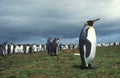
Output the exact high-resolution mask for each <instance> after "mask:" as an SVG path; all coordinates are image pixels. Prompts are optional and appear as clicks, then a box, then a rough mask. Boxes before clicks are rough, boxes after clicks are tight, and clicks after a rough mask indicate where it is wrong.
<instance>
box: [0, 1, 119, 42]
mask: <svg viewBox="0 0 120 78" xmlns="http://www.w3.org/2000/svg"><path fill="white" fill-rule="evenodd" d="M96 18H101V20H100V21H98V22H96V23H95V24H94V27H95V29H96V33H97V41H98V42H115V41H120V0H0V43H1V42H3V41H6V40H7V41H10V42H14V43H24V42H25V43H45V42H46V39H47V38H48V37H55V36H58V37H60V42H62V43H78V38H79V33H80V31H81V28H82V26H83V25H84V22H85V21H87V20H90V19H96Z"/></svg>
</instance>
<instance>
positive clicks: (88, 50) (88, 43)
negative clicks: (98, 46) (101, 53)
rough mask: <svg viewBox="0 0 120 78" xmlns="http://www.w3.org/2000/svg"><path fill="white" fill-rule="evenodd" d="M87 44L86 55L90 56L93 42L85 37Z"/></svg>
mask: <svg viewBox="0 0 120 78" xmlns="http://www.w3.org/2000/svg"><path fill="white" fill-rule="evenodd" d="M84 43H85V46H86V48H87V49H86V57H88V56H89V55H90V51H91V43H90V41H89V40H88V39H85V41H84Z"/></svg>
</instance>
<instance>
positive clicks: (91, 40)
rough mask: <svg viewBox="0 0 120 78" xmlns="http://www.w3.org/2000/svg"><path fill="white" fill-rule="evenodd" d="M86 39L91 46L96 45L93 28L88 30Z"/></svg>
mask: <svg viewBox="0 0 120 78" xmlns="http://www.w3.org/2000/svg"><path fill="white" fill-rule="evenodd" d="M87 39H88V40H89V41H90V42H91V43H92V44H93V45H96V33H95V29H94V28H93V27H90V28H89V29H88V33H87Z"/></svg>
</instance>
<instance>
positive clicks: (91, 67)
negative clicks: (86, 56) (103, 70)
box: [88, 66, 97, 69]
mask: <svg viewBox="0 0 120 78" xmlns="http://www.w3.org/2000/svg"><path fill="white" fill-rule="evenodd" d="M88 69H97V67H95V66H90V67H88Z"/></svg>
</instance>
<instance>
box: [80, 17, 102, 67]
mask: <svg viewBox="0 0 120 78" xmlns="http://www.w3.org/2000/svg"><path fill="white" fill-rule="evenodd" d="M98 20H100V19H99V18H98V19H95V20H89V21H87V22H85V24H84V26H83V28H82V30H81V33H80V36H79V51H80V57H81V65H80V68H81V69H95V68H96V67H93V66H91V64H90V62H91V61H92V60H93V59H94V57H95V54H96V32H95V29H94V26H93V24H94V23H95V22H96V21H98Z"/></svg>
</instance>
